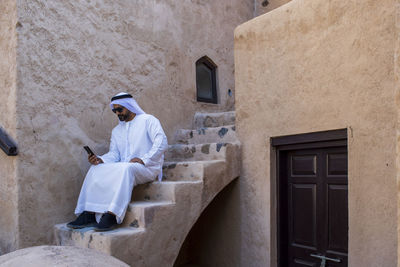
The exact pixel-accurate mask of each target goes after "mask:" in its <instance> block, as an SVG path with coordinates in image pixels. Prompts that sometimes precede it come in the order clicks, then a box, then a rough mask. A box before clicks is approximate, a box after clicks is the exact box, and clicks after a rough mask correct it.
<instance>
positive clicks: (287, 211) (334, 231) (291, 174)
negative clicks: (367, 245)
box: [278, 145, 348, 267]
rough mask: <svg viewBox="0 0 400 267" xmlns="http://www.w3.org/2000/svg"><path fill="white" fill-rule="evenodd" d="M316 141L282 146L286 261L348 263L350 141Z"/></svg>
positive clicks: (282, 253)
mask: <svg viewBox="0 0 400 267" xmlns="http://www.w3.org/2000/svg"><path fill="white" fill-rule="evenodd" d="M310 147H312V146H310ZM315 147H316V146H315V145H314V148H307V146H303V147H302V148H301V149H293V150H290V148H289V149H288V148H287V150H281V151H280V152H279V156H278V158H279V160H278V161H279V166H278V168H279V169H278V185H279V204H278V205H279V214H278V216H279V221H278V224H279V225H278V227H279V243H280V244H279V256H278V257H279V266H281V267H284V266H290V267H292V266H293V267H294V266H296V267H305V266H315V267H317V266H318V267H319V266H331V267H344V266H347V252H348V189H347V147H346V146H345V145H344V146H333V147H325V148H315Z"/></svg>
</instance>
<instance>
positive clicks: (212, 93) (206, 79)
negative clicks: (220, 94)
mask: <svg viewBox="0 0 400 267" xmlns="http://www.w3.org/2000/svg"><path fill="white" fill-rule="evenodd" d="M196 88H197V101H199V102H207V103H214V104H217V103H218V98H217V65H215V63H214V62H212V60H211V59H209V58H208V57H207V56H204V57H202V58H200V59H199V60H197V61H196Z"/></svg>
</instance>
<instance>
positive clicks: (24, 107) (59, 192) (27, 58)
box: [16, 0, 253, 247]
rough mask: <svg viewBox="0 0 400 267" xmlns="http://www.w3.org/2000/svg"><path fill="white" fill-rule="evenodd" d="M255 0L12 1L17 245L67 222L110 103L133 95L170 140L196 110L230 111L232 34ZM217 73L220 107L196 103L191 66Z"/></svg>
mask: <svg viewBox="0 0 400 267" xmlns="http://www.w3.org/2000/svg"><path fill="white" fill-rule="evenodd" d="M252 15H253V1H250V0H249V1H241V0H232V1H211V0H210V1H208V0H193V1H173V0H168V1H158V0H135V1H109V0H93V1H83V0H80V1H44V0H33V1H18V21H19V29H18V32H19V40H18V52H17V62H18V70H17V71H18V82H17V85H18V94H17V104H16V106H17V110H18V118H17V121H18V131H17V136H18V141H19V144H20V149H21V154H20V157H19V159H20V164H19V169H18V179H19V188H18V189H19V198H20V206H19V211H20V214H19V216H20V218H24V219H23V220H20V224H19V227H20V228H19V229H20V241H21V243H20V246H21V247H25V246H31V245H37V244H45V243H48V242H50V241H51V239H52V236H51V235H52V231H51V229H52V227H53V225H54V224H55V223H60V222H64V221H67V220H70V219H72V218H73V217H74V216H73V210H74V207H75V204H76V200H77V197H78V193H79V190H80V186H81V184H82V181H83V178H84V175H85V173H86V171H87V169H88V167H89V166H88V163H87V162H86V154H85V152H84V150H83V149H82V146H83V145H86V144H87V145H89V146H91V147H92V148H93V149H94V151H95V152H96V153H99V154H101V153H104V152H106V151H107V149H108V144H109V137H110V133H111V129H112V128H113V127H114V126H115V125H116V124H117V119H116V117H115V115H114V114H113V113H112V112H111V111H110V109H109V107H108V103H109V99H110V97H111V96H112V95H114V94H115V93H117V92H120V91H126V92H129V93H132V94H133V95H134V96H135V97H136V99H137V100H138V102H139V104H140V105H141V106H142V108H143V109H144V110H145V111H147V112H148V113H151V114H154V115H155V116H157V117H158V118H159V119H160V121H161V122H162V124H163V126H164V129H165V131H166V133H167V135H168V137H169V138H170V139H172V138H171V137H172V134H173V133H174V131H175V130H176V129H178V128H190V127H191V126H192V125H191V123H192V118H193V114H194V112H195V111H201V110H207V111H219V110H230V109H233V104H234V97H230V96H228V94H227V92H228V89H232V90H233V91H234V76H233V72H234V67H233V30H234V28H235V27H236V26H237V25H239V24H240V23H242V22H244V21H247V20H248V19H250V18H251V17H252ZM204 55H207V56H209V57H210V58H211V59H212V60H213V61H214V62H215V63H216V64H217V65H218V81H219V90H218V92H219V97H220V104H219V105H211V104H199V103H197V102H196V90H195V88H196V87H195V65H194V64H195V61H196V60H197V59H198V58H200V57H202V56H204Z"/></svg>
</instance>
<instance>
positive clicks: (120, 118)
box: [118, 114, 128, 121]
mask: <svg viewBox="0 0 400 267" xmlns="http://www.w3.org/2000/svg"><path fill="white" fill-rule="evenodd" d="M127 118H128V115H122V114H120V115H118V119H119V120H120V121H125V120H126V119H127Z"/></svg>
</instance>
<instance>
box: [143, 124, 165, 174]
mask: <svg viewBox="0 0 400 267" xmlns="http://www.w3.org/2000/svg"><path fill="white" fill-rule="evenodd" d="M146 128H147V134H148V136H149V137H150V139H151V141H152V142H153V146H152V147H151V149H150V150H149V152H147V153H146V154H144V156H143V157H142V158H141V160H142V161H143V163H144V165H145V166H151V165H153V164H152V163H153V162H154V163H155V164H157V163H159V162H160V160H162V156H163V155H164V151H165V150H167V148H168V142H167V137H166V136H165V133H164V130H163V129H162V127H161V124H160V121H159V120H158V119H156V118H155V117H151V119H149V120H147V121H146Z"/></svg>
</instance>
